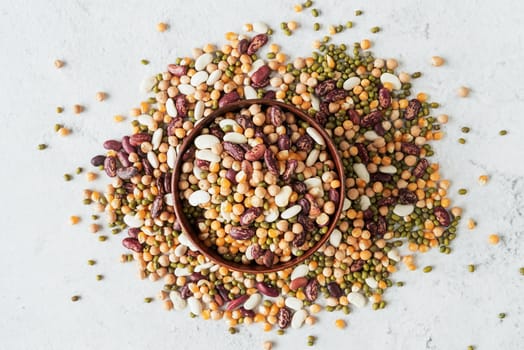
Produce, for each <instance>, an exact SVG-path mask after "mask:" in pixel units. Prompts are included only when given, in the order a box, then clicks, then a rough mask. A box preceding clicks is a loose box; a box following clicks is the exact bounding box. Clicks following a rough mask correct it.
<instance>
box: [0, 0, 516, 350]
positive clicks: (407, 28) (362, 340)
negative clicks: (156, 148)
mask: <svg viewBox="0 0 524 350" xmlns="http://www.w3.org/2000/svg"><path fill="white" fill-rule="evenodd" d="M269 3H271V5H269ZM291 5H292V2H290V1H288V2H284V1H271V2H269V1H266V2H263V1H258V2H254V1H240V0H235V1H212V0H206V1H173V0H171V1H167V0H157V1H152V2H151V1H136V0H134V1H126V2H124V1H119V2H117V1H103V0H96V1H78V0H77V1H60V0H49V1H36V0H33V1H28V0H22V1H20V0H2V1H1V2H0V50H1V54H0V67H2V73H1V74H0V76H1V85H0V86H1V93H0V101H1V103H0V106H2V111H1V112H0V120H1V123H2V124H1V125H2V128H1V129H0V140H1V141H0V142H1V145H2V152H0V164H2V171H1V172H0V183H2V185H3V186H2V191H3V193H4V195H3V200H2V203H1V205H0V206H1V208H2V211H1V212H2V214H3V224H2V228H1V237H2V253H1V255H0V257H1V258H0V261H1V264H2V268H1V269H0V315H1V317H0V339H1V344H2V345H1V346H0V348H2V349H44V350H50V349H76V350H80V349H121V348H122V349H123V348H125V349H153V348H156V349H248V348H249V349H259V348H261V346H262V342H263V341H264V340H274V341H275V342H276V346H275V349H297V348H298V349H302V348H306V337H307V336H308V335H316V336H318V342H317V347H316V348H318V349H364V348H366V349H399V350H401V349H402V350H411V349H413V350H419V349H446V350H447V349H450V350H451V349H466V347H467V346H468V345H470V344H473V345H476V346H477V347H476V349H480V350H482V349H491V350H497V349H505V350H518V349H522V348H523V347H524V345H522V344H524V329H523V327H524V326H523V321H524V316H523V313H524V298H523V297H522V288H523V287H524V277H522V276H520V275H519V271H518V268H519V267H520V266H524V256H523V248H524V243H523V242H524V235H523V227H524V218H523V211H524V206H523V204H522V203H523V201H524V165H523V164H524V162H523V158H522V149H523V146H524V142H523V139H524V115H523V114H522V113H523V110H524V103H523V101H524V84H523V82H524V73H523V70H522V62H524V31H523V29H522V14H523V13H524V2H520V1H511V0H499V1H473V0H467V1H451V0H448V1H416V0H407V1H378V0H376V1H355V0H354V1H322V5H321V6H319V7H320V8H321V9H322V16H321V17H320V18H318V21H320V22H322V23H345V22H346V21H347V20H350V19H351V20H354V22H355V24H356V25H355V28H354V29H352V30H350V31H346V32H344V34H340V35H339V36H338V37H337V38H338V40H344V41H347V42H350V43H351V42H353V41H355V40H360V39H361V38H363V37H370V38H372V39H373V42H374V44H375V47H374V49H373V51H374V52H375V53H376V54H377V55H382V56H385V57H398V58H399V59H400V61H401V70H406V71H410V72H413V71H417V70H421V71H423V72H424V73H425V74H424V77H423V78H422V79H419V80H418V81H416V82H415V87H416V89H417V90H423V91H426V92H428V93H429V94H430V96H431V98H432V99H433V100H437V101H439V102H441V103H442V105H443V108H442V111H445V112H447V113H448V114H449V115H450V117H451V118H450V123H449V125H448V126H447V127H446V128H445V131H446V134H447V137H446V138H445V139H444V140H443V141H442V142H440V143H438V144H436V145H435V147H436V150H437V152H438V156H437V157H438V159H439V160H440V162H441V166H442V168H443V170H442V173H443V174H444V175H445V176H446V177H448V178H451V179H452V180H453V181H452V182H453V185H452V192H454V193H456V190H457V189H458V188H461V187H466V188H468V189H469V194H468V195H467V196H463V197H461V198H458V197H459V196H457V195H454V196H453V197H454V199H455V200H456V203H457V204H458V205H461V206H464V208H465V214H464V216H465V217H466V218H469V217H472V218H475V219H476V220H477V221H478V228H477V229H476V230H475V231H468V230H467V229H466V228H465V220H464V221H463V222H462V225H461V228H460V232H459V235H458V239H457V240H456V241H455V242H454V243H453V246H452V247H453V250H454V252H453V254H451V255H449V256H444V255H442V254H439V253H438V252H436V251H435V252H431V253H429V254H426V255H423V256H420V257H419V258H418V264H419V266H424V265H426V264H432V265H434V266H435V269H434V271H433V272H432V273H430V274H423V273H422V272H421V271H420V270H418V271H416V272H407V271H405V270H402V271H400V272H398V273H397V274H395V275H394V276H393V279H394V280H403V281H406V285H405V287H403V288H392V289H390V290H388V291H387V293H386V296H385V297H386V300H387V301H388V302H389V305H388V307H387V308H386V309H385V310H384V311H379V312H374V311H372V310H371V309H370V308H366V309H362V310H357V311H354V312H353V313H352V314H351V315H350V316H348V317H345V319H346V320H347V321H348V327H347V329H345V330H338V329H335V328H334V325H333V320H334V319H335V317H336V316H338V315H333V314H327V313H323V314H321V316H320V320H319V322H318V324H317V325H316V326H314V327H304V328H302V329H301V330H298V331H296V330H293V331H289V332H287V334H286V335H285V336H283V337H279V336H277V335H276V334H275V333H274V332H273V333H263V332H262V330H261V329H260V327H259V326H254V327H241V328H240V333H239V334H236V335H234V336H231V335H229V333H227V328H228V327H227V326H226V325H225V323H223V322H209V321H208V322H204V321H202V320H198V319H190V318H188V317H187V315H185V314H180V313H175V312H165V311H163V310H162V308H161V305H160V302H154V303H152V304H144V303H143V301H142V300H143V298H144V297H145V296H154V295H156V292H157V291H158V290H159V289H160V284H153V283H150V282H148V281H140V280H138V278H137V277H136V272H135V267H134V266H133V265H132V264H127V265H124V264H120V263H119V262H118V260H119V254H120V253H122V252H123V251H124V250H123V248H121V246H120V244H119V241H120V239H118V238H111V239H110V240H109V241H108V242H106V243H100V242H98V241H97V240H96V239H95V238H94V237H93V235H92V234H90V233H87V229H86V228H87V222H88V220H84V222H83V223H82V224H81V225H78V226H75V227H71V226H69V224H68V222H67V221H68V220H67V218H68V217H69V215H71V214H80V215H82V216H83V217H84V218H86V219H87V214H88V213H89V212H88V210H87V208H85V207H84V206H83V205H82V203H81V199H80V198H81V190H82V189H83V188H85V187H87V184H86V182H85V181H84V178H83V177H80V178H76V179H75V180H74V181H72V182H70V183H65V182H64V181H63V180H62V174H63V173H65V172H74V169H75V168H76V167H77V166H84V167H85V168H88V167H89V166H88V161H89V159H90V156H91V155H92V154H94V153H96V152H98V151H99V150H100V149H101V146H100V143H101V142H102V141H103V140H104V139H106V138H108V137H118V136H120V135H122V134H123V133H124V132H127V131H128V130H129V128H128V126H127V125H126V124H125V123H123V124H120V125H117V124H115V123H113V122H112V116H113V115H114V114H118V113H127V111H128V110H129V108H130V107H131V106H134V105H136V104H137V102H138V101H140V99H143V98H144V96H143V95H141V94H140V93H139V91H138V88H137V87H138V84H139V82H140V80H141V79H142V78H143V77H144V76H146V75H147V74H150V73H153V72H157V71H159V70H161V69H163V68H164V67H165V65H166V64H167V63H169V62H171V61H172V59H173V58H174V57H175V56H176V55H186V54H189V50H190V48H192V47H193V46H197V45H201V44H204V43H206V42H214V43H222V42H223V35H222V33H224V32H226V31H229V30H240V28H241V25H242V24H243V23H244V22H246V21H254V20H263V21H266V22H268V23H270V24H271V25H272V26H273V27H275V28H278V26H279V23H280V22H281V21H283V20H292V19H297V20H299V21H300V22H301V23H304V24H305V23H312V22H313V19H312V17H311V16H310V15H308V14H306V13H303V14H295V13H294V12H293V11H292V9H291ZM357 8H360V9H362V10H363V11H364V15H363V16H361V17H358V18H354V16H353V10H355V9H357ZM159 21H167V22H168V23H170V25H171V29H170V30H169V31H168V32H166V33H163V34H160V33H157V32H156V31H155V24H156V23H157V22H159ZM374 25H379V26H381V27H382V28H383V32H381V33H380V34H379V35H372V34H370V33H369V28H370V27H372V26H374ZM305 27H309V26H305ZM313 38H314V34H313V32H312V31H311V30H310V29H304V30H299V31H298V32H297V34H296V35H294V36H292V37H291V38H287V37H285V36H283V35H280V34H279V35H276V36H275V39H276V40H277V41H279V42H280V43H281V44H282V45H283V47H284V51H285V52H286V53H300V54H306V53H307V52H309V50H310V42H311V41H312V39H313ZM435 54H439V55H441V56H443V57H445V58H446V59H447V61H448V64H446V66H444V67H441V68H438V69H436V68H432V67H431V66H430V65H429V63H428V62H429V58H430V57H431V56H432V55H435ZM56 58H62V59H64V60H65V61H66V62H67V65H66V66H65V67H64V68H63V69H61V70H56V69H55V68H54V66H53V61H54V60H55V59H56ZM142 58H147V59H149V60H150V61H151V64H150V65H149V66H142V65H141V64H140V59H142ZM460 85H467V86H470V87H471V88H472V93H471V97H470V98H467V99H459V98H458V97H456V94H455V91H456V89H457V87H458V86H460ZM98 90H105V91H107V92H108V93H109V94H110V98H109V99H108V100H107V101H106V102H103V103H98V102H96V101H95V100H94V95H95V92H96V91H98ZM75 103H81V104H84V105H86V107H87V110H86V112H85V113H83V114H81V115H80V116H76V115H73V114H72V112H71V106H72V105H73V104H75ZM57 105H64V106H65V107H66V111H65V113H63V114H62V115H60V116H57V115H56V114H55V113H54V109H55V107H56V106H57ZM60 121H61V122H63V123H65V124H66V125H69V126H71V127H72V128H73V134H72V135H71V136H70V137H67V138H60V137H58V136H57V135H55V133H54V132H53V125H54V124H55V123H56V122H60ZM464 125H468V126H470V127H471V129H472V131H471V133H470V134H468V135H467V140H468V143H467V144H466V145H464V146H461V145H458V143H457V141H456V140H457V138H458V137H460V136H459V135H460V127H461V126H464ZM500 129H507V130H509V135H508V136H506V137H500V136H498V130H500ZM39 143H47V144H49V146H50V147H49V149H48V150H46V151H45V152H39V151H37V150H36V145H37V144H39ZM481 173H487V174H489V175H490V176H491V177H492V180H491V182H490V183H489V185H488V186H486V187H480V186H478V184H477V177H478V175H480V174H481ZM102 185H103V181H101V180H99V181H98V182H97V186H99V187H102ZM492 232H499V233H500V234H501V236H502V243H501V244H500V245H498V246H490V245H488V243H487V236H488V234H490V233H492ZM90 258H94V259H96V260H97V261H98V264H97V265H96V266H94V267H90V266H87V264H86V260H87V259H90ZM470 263H473V264H476V265H478V268H477V272H475V273H473V274H471V273H468V272H467V268H466V266H467V264H470ZM97 273H103V274H104V275H105V276H106V279H105V280H104V281H103V282H97V281H95V275H96V274H97ZM73 294H79V295H81V296H82V300H81V301H80V302H78V303H76V304H73V303H72V302H71V301H70V297H71V295H73ZM499 312H506V313H507V318H506V319H505V320H503V321H501V320H499V319H498V317H497V315H498V313H499Z"/></svg>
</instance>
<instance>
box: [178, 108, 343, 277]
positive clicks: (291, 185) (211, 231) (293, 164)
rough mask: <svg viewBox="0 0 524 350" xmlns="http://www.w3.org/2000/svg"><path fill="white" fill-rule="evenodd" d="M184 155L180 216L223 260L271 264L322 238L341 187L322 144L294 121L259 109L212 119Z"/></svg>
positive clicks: (304, 125)
mask: <svg viewBox="0 0 524 350" xmlns="http://www.w3.org/2000/svg"><path fill="white" fill-rule="evenodd" d="M186 157H187V158H188V159H187V160H186V161H185V162H184V163H183V164H182V175H181V177H180V181H179V183H178V190H179V191H181V192H180V198H181V199H184V200H185V201H184V206H183V207H184V209H185V214H186V216H189V217H191V218H192V221H193V225H194V226H198V229H199V232H200V235H199V238H200V239H201V240H203V242H204V244H205V245H206V246H211V247H213V248H214V250H216V251H218V253H219V254H220V255H221V256H223V257H224V258H225V259H226V260H231V261H234V262H237V263H243V264H246V265H247V264H251V262H252V261H255V263H256V264H258V265H263V266H266V267H273V266H274V265H277V264H279V263H284V262H288V261H290V260H291V259H292V257H294V256H302V255H303V253H304V252H305V251H307V250H309V249H310V248H312V247H313V246H314V244H315V243H316V242H318V241H319V240H320V239H321V237H322V235H324V234H326V233H327V231H328V227H327V225H328V223H330V222H331V221H332V220H333V216H334V214H335V211H336V206H337V205H338V203H339V199H340V196H341V194H340V187H341V183H340V180H339V179H338V176H337V173H336V171H335V164H334V162H333V160H332V159H331V157H330V155H329V152H328V151H327V150H326V141H325V140H324V138H323V137H322V135H321V134H320V133H319V132H318V131H317V130H316V129H315V128H314V127H311V126H309V124H308V123H307V122H306V121H305V120H301V119H300V118H299V117H298V116H295V115H294V114H292V113H290V112H284V111H283V110H282V109H281V108H280V107H278V106H269V107H267V106H261V105H260V104H252V105H250V106H249V108H243V109H242V110H240V112H238V113H233V112H230V113H227V114H226V115H224V116H218V118H217V119H215V120H214V121H213V122H212V123H211V125H210V126H209V127H206V128H205V129H204V130H203V132H202V133H201V134H200V135H198V136H196V138H195V139H194V146H193V147H191V148H190V151H189V153H187V155H186Z"/></svg>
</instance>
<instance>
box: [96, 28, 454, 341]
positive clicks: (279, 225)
mask: <svg viewBox="0 0 524 350" xmlns="http://www.w3.org/2000/svg"><path fill="white" fill-rule="evenodd" d="M250 30H254V31H256V32H257V33H258V34H256V35H253V36H251V37H250V36H247V35H239V34H236V33H228V34H227V35H226V37H227V40H228V41H229V42H228V43H227V44H225V45H223V46H222V47H221V48H216V47H214V46H213V45H206V46H205V47H204V48H202V49H198V50H195V52H194V57H193V58H187V57H186V58H178V59H176V60H174V61H173V63H172V64H169V65H168V67H167V69H166V71H165V72H163V73H160V74H158V75H156V76H153V77H149V78H147V79H145V80H144V82H143V83H142V89H143V90H144V91H146V92H152V93H154V96H151V97H150V99H149V100H147V101H143V102H142V103H140V106H139V107H137V108H134V109H133V110H132V111H131V113H130V114H131V116H132V117H135V118H136V119H135V120H133V122H132V125H133V132H132V135H129V136H124V137H123V138H121V139H119V140H116V142H107V143H106V144H104V146H105V148H106V149H107V152H106V154H105V155H100V156H97V157H94V158H93V160H92V163H93V165H94V166H97V167H102V169H104V170H105V172H106V173H107V175H108V176H110V177H111V178H113V183H112V184H110V185H109V186H108V187H107V189H106V191H105V193H104V194H101V193H100V192H98V191H89V192H87V195H88V197H89V199H90V200H92V201H93V202H94V203H96V208H97V210H98V211H101V212H103V211H105V212H106V213H107V218H108V221H109V226H110V227H111V228H112V229H113V233H118V232H120V230H121V229H125V228H128V230H127V232H128V237H126V238H124V239H123V245H124V246H125V247H126V248H128V249H130V250H132V251H133V256H134V260H135V261H136V263H137V266H138V270H139V274H140V277H141V278H148V279H150V280H151V281H157V280H159V279H162V281H163V283H164V287H163V288H162V291H161V292H160V294H159V299H161V300H163V302H164V307H165V308H166V309H168V310H171V309H175V310H186V312H187V311H189V312H190V315H192V316H200V317H202V318H203V319H213V320H217V319H225V320H227V322H228V323H229V325H230V326H232V327H233V326H236V325H238V324H240V323H242V324H251V323H260V324H262V325H263V328H264V330H266V331H269V330H271V329H273V328H274V327H279V328H286V327H293V328H299V327H301V326H302V325H304V324H306V325H312V324H314V323H315V320H316V316H315V315H316V314H317V313H318V312H319V311H321V310H327V311H342V312H344V313H349V312H350V310H351V308H352V307H364V306H365V305H367V304H368V303H369V304H371V307H372V308H373V309H374V310H380V309H383V308H384V307H385V306H386V301H385V300H384V297H383V295H384V294H385V291H386V290H387V288H390V287H391V286H393V285H394V281H393V278H392V274H393V273H394V272H395V271H397V269H398V268H399V267H400V266H401V263H403V264H404V265H405V266H406V267H407V269H409V270H415V269H416V268H417V267H416V260H415V255H414V254H415V253H416V252H426V251H428V250H430V249H431V248H438V249H439V250H440V252H442V253H445V254H448V253H449V252H450V251H451V248H450V244H451V242H452V241H453V240H454V239H455V237H456V232H457V225H458V222H459V219H460V216H461V212H462V211H461V209H460V208H458V207H452V206H451V200H450V198H449V197H448V189H449V187H450V182H449V181H448V180H444V179H442V178H441V176H440V173H439V165H438V164H437V163H434V162H432V161H431V160H430V157H431V156H432V155H433V154H434V151H433V149H432V146H431V145H430V144H429V143H428V141H431V140H439V139H441V138H442V135H443V133H442V131H441V130H440V128H441V124H443V123H445V122H446V121H447V116H445V115H440V116H433V115H432V111H433V109H434V108H437V107H438V106H439V105H438V103H435V102H432V103H430V102H428V101H427V99H428V97H427V95H425V94H417V96H416V98H414V97H410V96H411V94H412V89H413V86H412V82H411V79H412V78H417V77H420V73H413V74H412V75H410V74H407V73H397V72H396V69H397V66H398V63H397V61H396V60H394V59H387V60H385V59H380V58H375V57H373V55H372V54H371V52H369V51H366V49H367V48H369V41H362V43H366V45H362V43H355V44H354V45H352V46H349V45H345V44H341V45H335V44H329V43H327V41H329V40H327V41H326V40H325V41H324V42H323V43H320V42H318V45H316V46H315V47H316V48H318V50H315V51H314V52H313V53H311V55H309V56H308V57H304V58H301V57H297V58H295V59H294V60H292V61H288V60H287V58H286V57H285V55H283V54H281V53H280V52H279V53H276V52H272V53H275V54H276V55H275V59H272V58H268V60H265V59H263V58H262V56H261V53H260V50H262V48H263V47H264V45H265V44H266V42H268V40H269V39H270V38H269V36H268V35H267V34H266V31H268V28H267V26H266V25H263V24H261V23H256V24H253V25H252V26H250ZM328 39H329V38H328ZM277 47H278V46H277ZM277 51H278V50H277ZM271 57H273V55H272V56H271ZM261 97H265V98H269V99H276V100H279V101H282V102H286V103H288V104H291V105H293V106H295V107H297V108H299V109H301V110H303V111H304V112H306V113H308V114H309V115H310V116H311V117H313V118H315V120H316V121H317V122H318V123H319V124H320V125H322V126H323V127H324V129H325V131H326V132H327V133H328V135H329V136H330V137H331V138H332V140H333V141H334V143H335V145H336V147H337V149H338V151H339V152H340V155H341V157H342V162H343V167H344V174H345V183H344V185H345V188H346V191H345V193H343V194H341V195H342V196H343V198H344V205H343V208H342V215H341V216H340V218H338V223H337V228H336V229H335V230H334V231H333V233H332V234H331V235H330V237H329V241H328V242H327V243H326V244H324V245H323V246H322V247H321V248H320V249H319V250H318V251H316V252H315V253H314V254H313V255H312V256H311V257H309V258H308V259H306V260H305V261H304V262H303V263H301V264H299V265H298V266H296V267H294V268H288V269H284V270H280V271H278V272H271V273H266V274H263V273H256V274H255V273H242V272H238V271H231V270H228V269H227V268H225V267H224V266H219V265H216V264H214V263H213V262H211V261H208V260H207V258H206V257H205V256H204V255H203V254H201V253H200V252H199V251H198V249H196V247H195V246H194V245H193V244H192V242H191V241H190V240H189V239H188V237H187V236H186V234H185V233H183V232H182V230H181V227H180V225H179V224H178V222H177V218H176V216H175V214H174V209H173V204H174V200H173V199H174V198H173V195H172V194H171V182H170V181H169V179H170V178H171V174H172V171H173V167H174V164H175V160H176V157H177V156H179V157H183V158H184V159H185V160H186V162H187V165H185V169H184V171H185V173H186V175H185V176H186V178H183V179H182V181H186V182H187V188H186V190H184V191H183V193H182V195H183V196H184V199H185V200H187V201H188V204H190V205H188V206H187V208H186V209H187V213H188V216H191V218H192V219H193V220H195V223H196V224H197V225H198V228H199V229H200V231H201V236H200V238H201V239H202V240H204V241H205V242H207V244H209V245H211V246H213V245H216V247H217V250H219V251H220V252H221V253H222V254H224V256H228V257H229V258H230V259H232V260H238V261H239V262H248V261H250V259H253V260H254V261H255V262H257V260H258V263H261V264H264V265H270V264H275V263H276V262H277V261H285V259H289V257H290V256H293V255H298V254H300V252H301V251H302V252H304V251H305V249H307V247H308V245H309V244H310V243H311V242H314V241H315V239H316V235H321V234H322V230H323V229H324V227H325V226H323V225H325V221H326V220H331V219H332V218H331V217H330V216H329V213H330V212H332V208H330V206H331V204H330V202H336V201H334V200H333V198H330V197H329V195H330V193H331V192H333V191H331V190H332V189H336V188H337V183H336V181H337V179H336V178H335V177H334V176H333V173H332V168H331V167H330V166H329V165H330V160H329V157H328V155H327V153H325V149H324V148H323V146H322V141H321V139H316V138H315V136H314V134H311V133H308V131H307V130H309V129H308V127H309V126H308V125H305V124H304V123H302V122H300V121H297V120H295V119H293V116H289V115H285V117H284V116H282V120H281V123H282V125H279V126H277V125H275V123H274V122H275V121H276V120H275V121H272V119H271V117H270V115H273V114H274V113H269V112H270V111H268V110H263V111H260V110H255V109H256V108H257V107H256V106H252V107H251V108H248V109H246V110H245V111H243V112H241V113H240V114H239V115H224V116H223V119H222V120H217V123H216V125H214V126H211V127H210V128H208V130H207V131H206V132H207V134H203V135H202V137H201V138H200V139H198V141H197V142H195V143H196V145H195V146H196V147H195V149H194V151H195V152H194V154H193V153H191V152H189V153H186V154H178V153H177V150H178V149H179V147H180V144H181V143H182V142H183V141H184V138H185V137H186V135H187V134H188V133H190V132H191V131H192V129H193V127H194V125H195V124H196V123H198V122H199V120H201V119H202V118H204V117H205V116H208V115H209V114H211V113H212V112H213V110H216V109H217V108H218V107H221V106H225V105H227V104H229V103H231V102H234V101H237V100H240V99H253V98H261ZM243 114H245V115H243ZM249 121H251V123H253V125H254V126H256V127H255V128H250V127H248V125H247V124H245V123H248V122H249ZM221 123H222V124H223V125H221ZM228 123H229V125H228ZM276 124H278V122H277V123H276ZM279 130H281V131H279ZM257 131H258V133H257ZM283 135H287V136H289V146H287V145H286V143H287V141H280V143H279V139H280V136H283ZM299 135H300V136H299ZM211 136H213V137H214V138H212V137H211ZM307 136H309V137H310V139H311V140H312V142H311V140H310V139H308V138H307ZM303 137H304V139H306V140H308V141H306V142H303V140H304V139H303V140H302V141H301V138H303ZM217 140H218V142H217ZM306 144H307V145H308V148H307V149H308V150H307V151H306V148H304V150H301V148H302V147H304V145H306ZM286 147H289V149H288V150H287V153H286V150H283V148H286ZM293 147H294V148H293ZM309 147H310V148H309ZM260 149H264V152H263V156H262V155H261V154H262V153H260V154H259V153H258V152H259V150H260ZM282 152H283V153H282ZM266 154H267V157H268V159H265V157H266ZM192 157H193V160H191V159H192ZM235 157H236V158H235ZM257 157H263V158H257ZM246 160H247V162H244V161H246ZM262 160H263V161H262ZM268 160H269V161H268ZM293 160H296V161H297V163H296V165H292V164H294V162H292V161H293ZM197 163H198V164H197ZM243 164H244V166H243ZM248 164H249V165H248ZM308 164H311V165H308ZM325 165H327V166H325ZM295 166H296V168H295V170H294V171H293V172H291V173H290V174H288V176H289V178H288V179H287V180H286V178H287V176H286V177H285V176H284V175H285V174H286V169H288V170H289V169H291V167H295ZM301 167H304V169H301ZM206 168H207V169H206ZM299 170H303V171H299ZM248 174H249V175H248ZM233 175H234V176H233ZM266 176H267V179H266ZM255 180H258V181H255ZM206 181H207V182H206ZM261 184H265V185H261ZM299 184H304V185H306V189H305V192H304V190H303V189H301V188H298V186H302V185H299ZM182 185H183V186H185V185H184V184H182ZM286 186H287V187H286ZM302 187H303V186H302ZM322 191H323V194H322ZM281 193H284V194H286V196H285V198H284V195H281ZM333 193H334V192H333ZM311 197H313V198H312V199H311ZM218 199H221V200H220V201H219V202H218V201H217V200H218ZM248 199H249V200H248ZM284 199H285V200H284ZM310 199H311V200H310ZM281 200H282V201H281ZM306 201H307V202H306ZM295 203H296V204H295ZM301 203H302V205H301ZM279 204H281V205H279ZM295 205H299V206H300V211H298V212H297V213H294V212H293V210H294V211H297V210H298V207H295ZM308 205H309V207H307V206H308ZM275 206H276V210H275ZM257 208H260V209H257ZM293 208H296V209H293ZM306 209H307V210H306ZM290 210H291V211H290ZM312 210H313V212H312ZM258 211H261V212H260V213H258ZM253 212H254V213H253ZM306 213H307V214H308V215H307V216H306V215H305V214H306ZM255 214H258V215H256V216H255ZM291 214H294V215H291ZM324 214H325V215H324ZM288 216H289V217H288ZM253 217H254V219H253ZM300 217H302V219H301V220H302V221H303V222H300V221H299V218H300ZM305 218H307V220H306V221H304V219H305ZM271 220H273V221H271ZM295 220H296V221H295ZM305 222H307V223H306V225H305V224H304V223H305ZM298 224H300V225H301V226H302V227H301V228H300V226H299V225H298ZM309 224H311V226H312V227H311V230H309V229H308V227H305V226H307V225H309ZM253 231H254V234H253ZM304 232H305V233H306V235H305V237H304V240H305V241H304V243H303V244H298V243H301V242H295V244H294V245H293V242H294V241H295V239H297V237H301V233H304ZM312 232H313V234H311V233H312ZM315 232H316V233H315ZM103 237H106V236H103ZM406 246H407V247H406ZM255 247H258V248H255ZM257 249H258V250H259V252H258V253H257V252H256V250H257ZM254 250H255V252H254ZM262 252H263V257H264V258H266V259H265V260H264V259H263V258H262V259H260V257H259V256H258V255H257V254H261V253H262ZM267 252H273V254H274V255H273V256H272V257H271V256H270V254H269V253H267ZM409 252H412V254H410V253H409ZM266 254H267V256H269V257H270V259H269V258H267V257H266ZM400 284H401V283H399V285H400ZM320 299H324V300H323V301H320Z"/></svg>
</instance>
